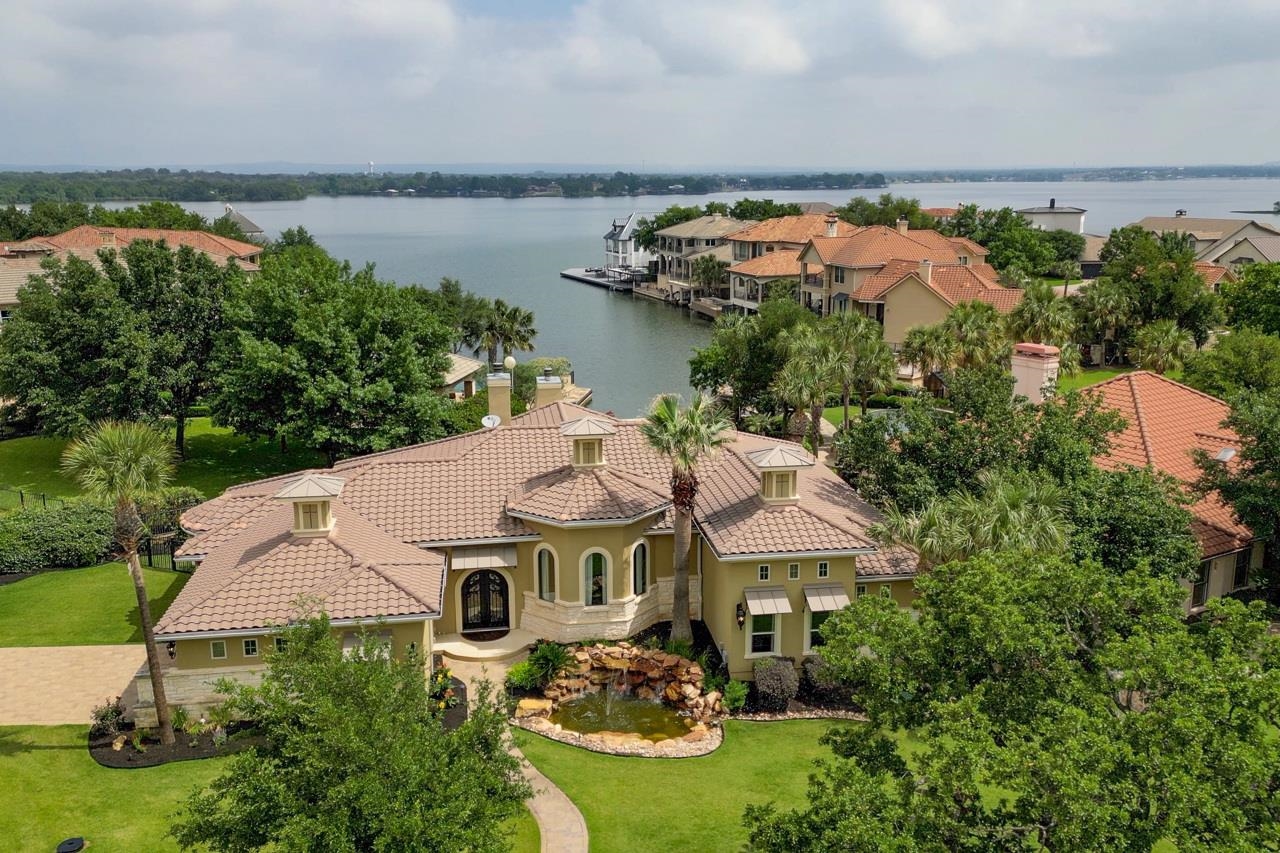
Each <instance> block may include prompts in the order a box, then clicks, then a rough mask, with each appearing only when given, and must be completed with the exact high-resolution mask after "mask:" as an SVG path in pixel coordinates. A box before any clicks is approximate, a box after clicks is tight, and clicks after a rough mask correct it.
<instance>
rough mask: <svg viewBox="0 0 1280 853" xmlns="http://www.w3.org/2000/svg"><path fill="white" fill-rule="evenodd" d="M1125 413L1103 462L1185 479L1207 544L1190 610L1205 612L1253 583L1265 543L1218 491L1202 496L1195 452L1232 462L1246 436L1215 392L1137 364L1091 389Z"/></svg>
mask: <svg viewBox="0 0 1280 853" xmlns="http://www.w3.org/2000/svg"><path fill="white" fill-rule="evenodd" d="M1086 393H1088V394H1092V395H1094V396H1096V397H1097V398H1098V399H1099V400H1100V401H1101V402H1102V405H1103V406H1105V407H1106V408H1109V409H1112V410H1114V411H1116V412H1118V413H1120V415H1121V416H1123V417H1124V419H1125V422H1126V426H1125V429H1124V431H1123V432H1121V433H1119V434H1118V435H1114V436H1112V437H1111V448H1110V450H1109V451H1108V452H1107V453H1106V454H1105V455H1103V456H1101V457H1099V458H1098V459H1097V460H1096V461H1097V463H1098V465H1099V466H1101V467H1103V468H1120V467H1122V466H1126V465H1132V466H1134V467H1137V468H1147V467H1149V468H1151V469H1153V470H1156V471H1162V472H1164V473H1165V474H1168V475H1170V476H1172V477H1174V478H1176V479H1177V480H1179V481H1181V482H1182V483H1184V484H1185V485H1186V487H1187V489H1188V494H1189V496H1190V497H1191V498H1192V503H1191V504H1190V505H1189V506H1188V507H1187V509H1188V510H1190V512H1191V514H1192V516H1193V520H1192V523H1191V530H1192V533H1194V534H1195V537H1196V541H1198V542H1199V543H1200V551H1201V563H1200V571H1199V575H1198V576H1197V577H1196V578H1195V579H1194V580H1193V581H1191V582H1189V583H1187V587H1188V589H1187V599H1186V602H1185V608H1186V610H1187V612H1188V613H1191V614H1195V613H1198V612H1199V611H1200V610H1201V609H1202V608H1203V607H1204V605H1205V602H1207V601H1208V600H1209V599H1210V598H1217V597H1220V596H1223V595H1226V594H1228V593H1230V592H1234V591H1236V590H1239V589H1243V588H1245V587H1248V586H1249V585H1250V584H1251V583H1252V578H1253V577H1254V575H1255V574H1256V572H1257V570H1258V569H1260V568H1261V566H1262V558H1263V553H1262V552H1263V543H1262V542H1260V541H1258V540H1257V538H1256V537H1255V536H1254V535H1253V531H1251V530H1250V529H1249V528H1248V527H1246V526H1245V525H1244V524H1241V523H1240V521H1239V520H1238V519H1237V518H1236V517H1235V514H1234V512H1233V511H1232V509H1231V507H1229V506H1228V505H1227V504H1225V503H1223V501H1222V499H1221V498H1220V497H1219V496H1218V495H1217V494H1208V495H1195V494H1194V493H1192V492H1191V484H1192V483H1194V482H1195V480H1196V479H1197V477H1198V476H1199V474H1200V470H1199V468H1198V467H1197V466H1196V463H1195V456H1194V455H1193V453H1194V451H1196V450H1202V451H1204V452H1205V453H1206V454H1207V455H1208V456H1209V458H1211V459H1216V460H1219V461H1220V462H1221V464H1224V465H1229V464H1231V460H1232V458H1233V457H1234V456H1235V454H1236V452H1237V448H1238V447H1239V446H1240V437H1239V436H1238V435H1236V433H1235V432H1233V431H1232V430H1230V429H1228V428H1227V427H1224V426H1223V425H1222V422H1223V421H1224V420H1225V419H1226V417H1227V415H1228V414H1229V413H1230V411H1231V407H1230V406H1228V405H1227V404H1226V403H1224V402H1223V401H1222V400H1219V399H1217V398H1216V397H1211V396H1209V395H1208V394H1204V393H1202V392H1200V391H1197V390H1195V389H1194V388H1189V387H1187V386H1186V385H1182V384H1181V383H1178V382H1174V381H1173V380H1172V379H1169V378H1167V377H1164V376H1160V375H1159V374H1156V373H1151V372H1149V371H1145V370H1135V371H1133V372H1131V373H1126V374H1124V375H1121V376H1117V377H1115V378H1114V379H1108V380H1107V381H1106V382H1100V383H1098V384H1097V385H1094V386H1092V387H1090V388H1087V389H1086Z"/></svg>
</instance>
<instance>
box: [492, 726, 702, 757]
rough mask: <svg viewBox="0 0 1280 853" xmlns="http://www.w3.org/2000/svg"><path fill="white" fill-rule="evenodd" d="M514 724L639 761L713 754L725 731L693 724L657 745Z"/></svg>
mask: <svg viewBox="0 0 1280 853" xmlns="http://www.w3.org/2000/svg"><path fill="white" fill-rule="evenodd" d="M514 724H515V725H517V726H519V727H520V728H522V729H524V730H525V731H530V732H533V733H534V734H539V735H542V736H543V737H546V738H550V739H551V740H555V741H559V742H560V743H567V744H569V745H570V746H578V747H582V748H583V749H589V750H591V751H592V752H603V753H605V754H606V755H634V756H637V757H639V758H694V757H696V756H699V755H707V754H708V753H711V752H715V751H716V749H718V748H719V747H720V744H721V743H723V742H724V729H722V728H720V727H719V726H708V725H706V724H704V723H695V724H694V725H693V728H691V729H689V733H688V734H687V735H685V736H684V737H678V738H667V739H666V740H660V741H658V742H657V743H654V742H653V741H651V740H646V739H645V738H642V737H641V736H640V735H638V734H635V733H634V732H594V733H592V734H583V733H582V732H571V731H569V730H568V729H564V728H561V727H560V726H559V725H557V724H556V723H553V722H551V721H550V720H548V719H547V718H546V717H524V718H522V719H517V720H516V721H515V723H514Z"/></svg>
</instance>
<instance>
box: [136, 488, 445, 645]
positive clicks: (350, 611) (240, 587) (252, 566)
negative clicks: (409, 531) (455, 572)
mask: <svg viewBox="0 0 1280 853" xmlns="http://www.w3.org/2000/svg"><path fill="white" fill-rule="evenodd" d="M224 508H225V507H220V508H219V511H218V512H216V513H215V515H217V514H221V512H222V509H224ZM197 509H199V507H197ZM332 512H333V517H334V527H333V530H331V531H330V532H329V533H328V535H325V536H295V535H293V534H292V533H291V532H290V529H291V527H292V523H293V511H292V507H291V506H290V505H289V504H288V503H287V502H283V501H277V500H272V499H269V498H268V499H262V500H259V501H257V502H256V503H255V504H254V505H253V506H252V507H251V508H250V509H248V511H246V512H244V513H243V514H241V515H239V516H237V517H236V518H235V519H233V520H231V521H230V522H229V523H227V524H225V525H224V526H223V527H219V528H215V529H213V530H210V531H209V532H208V533H204V534H200V535H197V536H196V537H195V538H193V539H190V540H188V541H187V542H186V543H184V544H183V546H182V548H181V549H179V554H180V555H196V554H204V555H205V556H204V559H203V560H202V561H201V562H200V566H199V568H198V569H197V570H196V572H195V574H194V575H192V577H191V580H190V581H189V582H188V583H187V585H186V586H185V587H183V589H182V592H180V593H179V594H178V597H177V598H176V599H174V602H173V604H171V605H170V606H169V609H168V610H167V611H165V614H164V617H163V618H162V619H161V620H160V621H159V622H158V623H157V624H156V634H157V635H158V636H161V637H164V636H172V635H175V634H187V633H201V632H206V631H224V630H251V629H257V628H267V627H271V626H273V625H280V624H284V623H286V622H288V621H289V619H291V618H292V617H294V616H295V615H296V614H297V610H298V607H299V603H300V602H303V601H305V600H314V601H315V602H316V603H317V604H319V605H320V606H322V607H323V608H324V610H325V612H326V613H327V614H328V615H329V617H330V618H332V619H371V618H376V617H393V616H415V615H421V616H424V617H429V616H435V615H439V613H440V612H441V607H442V606H443V596H444V574H445V558H444V555H443V554H441V553H439V552H438V551H430V550H424V549H422V548H418V547H416V546H414V545H410V544H407V543H405V542H401V541H399V540H397V539H395V538H394V537H391V536H388V535H387V534H386V533H385V532H384V531H382V530H381V529H379V528H378V527H377V526H375V525H373V524H371V523H370V522H368V521H366V520H365V519H363V518H362V517H361V516H360V515H359V513H357V512H355V511H354V510H352V509H351V508H350V507H348V506H346V505H345V504H344V503H343V502H342V501H341V499H337V500H334V501H333V505H332ZM204 517H205V518H208V517H209V516H208V515H207V514H206V515H205V516H204ZM184 521H186V522H187V523H190V521H191V519H190V518H186V519H184Z"/></svg>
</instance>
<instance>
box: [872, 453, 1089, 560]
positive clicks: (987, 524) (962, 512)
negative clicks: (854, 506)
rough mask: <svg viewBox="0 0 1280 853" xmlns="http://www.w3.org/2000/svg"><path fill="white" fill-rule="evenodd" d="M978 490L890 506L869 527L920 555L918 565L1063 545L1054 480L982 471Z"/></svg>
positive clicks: (1060, 495)
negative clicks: (913, 506)
mask: <svg viewBox="0 0 1280 853" xmlns="http://www.w3.org/2000/svg"><path fill="white" fill-rule="evenodd" d="M978 486H979V491H977V492H976V493H974V492H956V493H954V494H951V495H948V496H946V497H941V498H937V499H935V500H933V501H932V502H930V503H929V504H928V505H927V506H925V507H924V509H922V510H920V511H919V512H915V513H902V512H899V511H898V510H897V509H896V508H893V507H890V508H889V509H888V510H886V511H885V517H884V520H883V521H881V522H879V523H877V524H873V525H871V526H870V527H869V528H868V532H869V533H870V534H871V535H872V537H873V538H875V539H876V540H877V541H879V542H881V543H882V544H884V545H900V546H902V547H904V548H907V549H908V550H911V551H914V552H915V553H916V554H917V555H918V556H919V557H920V568H921V569H930V568H932V567H933V566H937V565H941V564H942V563H949V562H951V561H953V560H964V559H968V558H969V557H972V556H974V555H975V554H980V553H984V552H988V551H1036V552H1046V553H1051V552H1054V551H1060V550H1061V549H1062V548H1064V547H1065V546H1066V542H1067V533H1068V526H1067V522H1066V519H1065V515H1064V509H1065V496H1064V493H1063V491H1062V489H1061V487H1059V486H1058V485H1056V484H1054V483H1051V482H1049V481H1046V480H1041V479H1037V478H1033V477H1030V476H1027V475H1009V474H999V473H992V472H983V473H982V474H981V475H979V477H978Z"/></svg>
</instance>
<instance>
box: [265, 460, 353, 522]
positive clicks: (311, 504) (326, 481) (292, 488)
mask: <svg viewBox="0 0 1280 853" xmlns="http://www.w3.org/2000/svg"><path fill="white" fill-rule="evenodd" d="M345 482H346V481H345V480H344V479H343V478H341V477H333V476H329V475H327V474H304V475H303V476H301V477H299V478H298V479H296V480H294V481H293V482H291V483H290V484H289V485H287V486H285V487H284V488H283V489H281V490H280V491H278V492H276V495H275V498H276V500H278V501H288V502H289V503H291V504H293V534H294V535H295V536H324V535H326V534H327V533H328V532H329V531H330V530H332V529H333V510H332V508H331V507H332V504H333V499H334V498H336V497H337V496H338V495H340V494H341V493H342V484H343V483H345Z"/></svg>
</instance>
